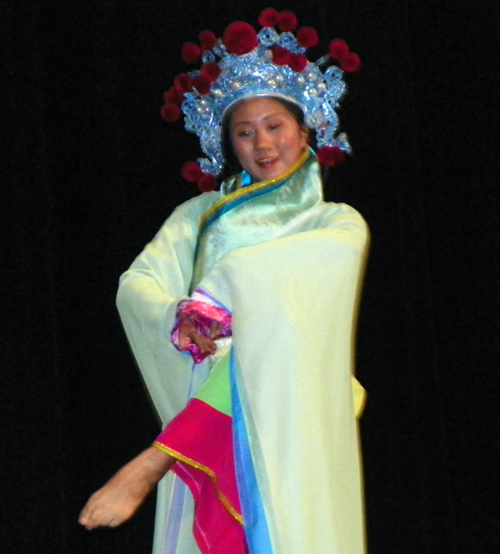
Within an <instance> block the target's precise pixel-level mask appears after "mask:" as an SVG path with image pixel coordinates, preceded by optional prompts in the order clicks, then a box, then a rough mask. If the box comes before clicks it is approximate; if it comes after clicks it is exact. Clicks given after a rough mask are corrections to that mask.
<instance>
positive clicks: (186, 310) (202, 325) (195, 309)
mask: <svg viewBox="0 0 500 554" xmlns="http://www.w3.org/2000/svg"><path fill="white" fill-rule="evenodd" d="M181 314H185V315H189V316H190V319H191V321H192V322H193V323H194V325H195V326H196V328H197V330H198V332H199V333H200V334H201V335H203V336H205V337H209V336H210V329H211V327H212V325H213V324H214V323H219V324H221V325H222V330H221V332H220V333H219V334H218V338H221V337H229V336H231V314H230V313H229V312H227V311H226V310H224V309H223V308H219V307H218V306H214V305H213V304H211V303H208V302H201V301H198V300H182V301H181V302H179V304H178V306H177V313H176V320H175V325H174V328H173V329H172V332H171V334H170V339H171V341H172V343H173V344H174V346H175V347H176V348H179V318H180V316H181ZM179 350H180V349H179ZM187 351H188V352H189V353H190V354H191V356H192V357H193V360H194V362H195V363H197V364H199V363H201V362H202V361H203V360H204V359H205V358H206V357H207V356H208V354H202V353H201V352H200V349H199V347H198V346H197V345H196V344H194V343H192V342H191V343H190V344H188V347H187Z"/></svg>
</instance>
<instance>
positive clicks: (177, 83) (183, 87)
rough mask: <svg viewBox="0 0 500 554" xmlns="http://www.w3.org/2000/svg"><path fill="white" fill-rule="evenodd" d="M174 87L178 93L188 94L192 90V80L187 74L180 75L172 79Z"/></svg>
mask: <svg viewBox="0 0 500 554" xmlns="http://www.w3.org/2000/svg"><path fill="white" fill-rule="evenodd" d="M174 87H175V89H176V90H178V91H179V92H189V91H190V90H191V89H192V88H193V78H192V77H191V75H189V73H181V74H180V75H177V77H176V78H175V79H174Z"/></svg>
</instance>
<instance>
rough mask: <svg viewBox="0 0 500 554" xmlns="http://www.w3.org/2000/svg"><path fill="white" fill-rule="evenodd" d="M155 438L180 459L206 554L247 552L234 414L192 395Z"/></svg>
mask: <svg viewBox="0 0 500 554" xmlns="http://www.w3.org/2000/svg"><path fill="white" fill-rule="evenodd" d="M155 443H157V446H159V447H160V448H161V446H163V447H165V449H166V450H167V451H168V453H169V454H171V455H172V456H174V457H176V458H177V459H178V461H177V462H176V463H175V464H174V466H173V467H172V471H173V472H174V473H175V474H176V475H178V476H179V477H180V478H181V479H182V480H183V481H184V482H185V483H186V485H187V486H188V487H189V489H190V490H191V493H192V495H193V498H194V502H195V518H194V527H193V533H194V536H195V539H196V542H197V543H198V546H199V548H200V550H201V551H202V552H203V554H229V553H230V554H248V549H247V545H246V540H245V534H244V530H243V526H242V524H241V523H240V521H241V508H240V500H239V497H238V490H237V486H236V475H235V469H234V455H233V434H232V419H231V417H230V416H228V415H226V414H223V413H222V412H219V411H218V410H216V409H215V408H212V406H210V405H208V404H206V403H205V402H202V401H201V400H198V399H196V398H194V399H191V400H190V401H189V402H188V404H187V406H186V408H185V409H184V410H183V411H182V412H181V413H180V414H179V415H177V416H176V417H175V418H174V419H173V420H172V421H171V422H170V423H169V424H168V425H167V426H166V427H165V429H164V430H163V432H162V433H161V434H160V435H159V437H158V438H157V439H156V441H155ZM237 518H238V519H239V520H240V521H238V519H237Z"/></svg>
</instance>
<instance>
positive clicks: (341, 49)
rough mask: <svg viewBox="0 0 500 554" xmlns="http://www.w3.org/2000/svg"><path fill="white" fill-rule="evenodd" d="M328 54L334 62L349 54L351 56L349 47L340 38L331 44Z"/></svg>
mask: <svg viewBox="0 0 500 554" xmlns="http://www.w3.org/2000/svg"><path fill="white" fill-rule="evenodd" d="M328 54H329V55H330V58H332V59H334V60H340V59H342V58H343V57H344V56H346V55H347V54H349V46H347V44H346V43H345V42H344V41H343V40H342V39H340V38H336V39H335V40H332V42H330V46H329V47H328Z"/></svg>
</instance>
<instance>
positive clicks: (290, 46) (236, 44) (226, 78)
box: [162, 8, 360, 190]
mask: <svg viewBox="0 0 500 554" xmlns="http://www.w3.org/2000/svg"><path fill="white" fill-rule="evenodd" d="M259 23H260V24H261V25H262V26H263V28H262V29H261V30H260V32H259V33H257V32H256V31H255V29H254V28H253V27H252V26H251V25H249V24H248V23H244V22H236V23H232V24H231V25H229V27H228V28H227V29H226V31H225V33H224V35H223V36H222V38H220V39H217V38H216V37H215V35H213V33H211V32H210V31H202V33H200V37H199V38H200V42H201V47H199V46H198V45H196V44H194V43H186V44H184V46H183V50H182V54H183V58H184V60H185V61H188V62H193V61H196V60H197V59H199V57H200V56H201V60H202V62H203V65H202V67H201V69H200V70H196V71H192V72H190V73H184V74H181V75H179V76H177V77H176V79H175V81H174V86H173V87H172V88H171V89H170V90H169V91H168V92H166V93H165V95H164V98H165V100H166V104H165V105H164V106H163V108H162V116H163V118H164V119H166V120H167V121H175V120H177V119H178V118H179V117H180V115H181V114H180V109H182V112H183V113H184V116H185V127H186V129H187V130H188V131H191V132H194V133H196V134H197V135H198V137H199V138H200V144H201V149H202V150H203V152H204V153H205V155H206V156H207V157H205V158H199V159H198V160H197V163H196V162H188V163H187V164H185V165H184V166H183V170H182V173H183V176H184V177H185V178H187V179H188V180H190V181H198V186H199V187H200V189H201V190H210V189H212V188H214V186H215V184H216V179H215V176H217V175H219V174H220V173H221V171H222V169H223V166H224V161H225V160H224V155H223V151H222V123H223V119H224V115H225V114H226V113H227V111H228V109H229V108H231V106H233V105H234V104H236V103H237V102H239V101H240V100H243V99H246V98H250V97H256V96H270V97H277V98H283V99H285V100H288V101H289V102H292V103H294V104H296V105H298V106H299V107H300V108H301V109H302V111H303V113H304V119H305V124H306V125H307V126H308V127H310V128H311V129H314V130H315V131H316V142H317V146H318V152H317V153H318V159H319V161H320V162H322V163H325V164H327V165H335V164H336V163H338V162H339V161H341V159H343V157H344V153H349V152H350V150H351V149H350V145H349V143H348V140H347V137H346V135H345V134H344V133H341V134H337V128H338V124H339V121H338V116H337V113H336V109H337V108H338V106H339V101H340V99H341V98H342V96H343V95H344V94H345V92H346V84H345V82H344V79H343V76H344V72H353V71H357V70H358V69H359V67H360V61H359V57H358V56H357V54H355V53H353V52H350V51H349V47H348V46H347V44H346V43H345V42H343V41H342V40H339V39H337V40H333V41H332V42H331V43H330V47H329V54H328V55H326V56H323V57H322V58H320V59H319V60H318V61H317V62H316V63H312V62H310V61H309V60H308V59H307V57H306V55H305V53H306V50H307V48H308V47H311V46H316V44H317V43H318V42H319V39H318V35H317V33H316V31H314V29H312V28H311V27H302V28H301V29H299V30H298V31H297V33H296V35H294V34H293V33H292V32H291V31H293V30H294V29H295V28H296V27H297V19H296V17H295V15H293V14H292V13H291V12H281V13H278V12H276V10H274V9H272V8H268V9H267V10H264V11H263V12H262V13H261V15H260V17H259ZM275 26H277V27H278V28H279V29H280V30H281V31H282V32H281V33H278V32H277V31H276V30H275V29H274V27H275ZM331 60H335V61H337V62H338V63H339V65H340V67H337V66H336V65H330V66H329V67H327V68H326V70H324V71H322V68H323V67H325V66H328V65H329V64H330V63H331ZM179 104H181V106H180V109H179Z"/></svg>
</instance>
